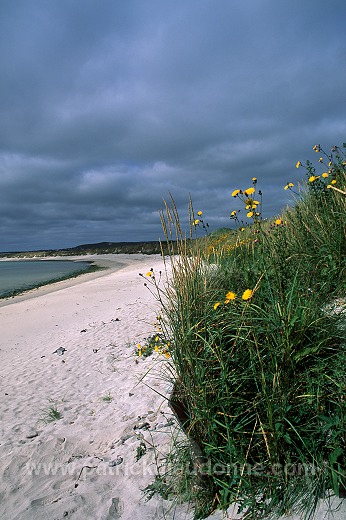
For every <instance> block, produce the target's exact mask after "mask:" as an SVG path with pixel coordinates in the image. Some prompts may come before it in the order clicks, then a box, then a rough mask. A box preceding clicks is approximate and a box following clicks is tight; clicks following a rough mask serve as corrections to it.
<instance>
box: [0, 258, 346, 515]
mask: <svg viewBox="0 0 346 520" xmlns="http://www.w3.org/2000/svg"><path fill="white" fill-rule="evenodd" d="M114 257H115V259H113V258H109V255H101V256H98V258H97V260H98V261H99V262H102V263H103V262H105V263H107V262H110V269H108V270H106V271H99V272H98V273H90V274H91V275H95V276H89V275H88V274H85V275H81V276H80V277H78V278H74V279H70V280H66V281H64V282H57V283H56V284H52V285H50V286H45V287H41V288H40V289H36V290H34V291H31V294H29V293H25V294H23V295H21V296H17V297H15V298H11V301H10V302H9V303H7V304H5V305H4V306H1V303H0V307H1V308H0V327H1V331H2V337H1V344H0V395H1V401H0V419H1V422H0V462H1V464H0V496H1V497H2V500H1V502H0V517H1V518H2V519H4V520H32V519H33V518H35V520H47V518H54V519H59V520H60V519H63V518H65V517H67V518H71V519H76V520H79V519H80V518H83V519H84V518H85V519H86V520H94V519H96V518H97V519H98V520H114V519H120V520H142V519H146V520H156V519H157V520H160V519H162V520H163V519H165V520H173V519H174V520H192V518H193V511H192V510H191V508H190V507H189V505H188V504H180V505H174V504H173V503H172V502H171V501H168V500H165V499H164V498H162V497H160V496H157V495H155V496H154V497H153V498H152V499H151V500H150V501H145V499H144V497H143V493H142V490H143V489H145V487H146V486H148V485H150V484H152V483H153V481H154V478H155V475H156V473H157V462H158V461H160V459H161V457H162V455H164V454H165V453H167V452H169V449H170V445H171V443H172V439H173V438H174V437H176V435H177V432H180V435H182V433H181V430H180V427H179V425H178V423H177V420H176V418H175V416H174V415H173V413H172V410H171V408H170V407H169V406H168V398H169V396H170V394H171V391H172V388H173V386H172V368H170V362H169V360H167V359H166V358H165V357H164V356H160V355H158V354H153V355H152V356H149V357H147V358H144V357H141V358H139V357H137V356H136V355H135V352H136V349H137V343H139V342H142V343H144V342H145V339H146V338H148V337H150V336H151V335H152V334H153V332H154V330H155V328H154V325H153V324H154V322H155V321H156V316H157V314H158V312H160V309H159V308H158V303H157V301H156V300H155V298H154V296H153V295H152V294H151V292H150V291H149V290H148V288H147V287H145V286H144V282H145V280H143V278H142V277H140V276H139V273H140V272H142V273H146V272H148V271H149V270H150V269H151V268H154V270H155V271H156V272H157V271H159V270H162V271H163V272H165V264H164V260H163V259H162V258H161V257H160V255H157V256H155V257H154V256H152V255H141V254H139V255H135V256H133V255H124V257H123V258H121V259H119V256H118V255H114ZM73 258H75V257H73ZM83 258H85V257H83ZM117 260H121V261H122V267H121V268H120V269H118V268H115V266H114V261H117ZM112 262H113V263H112ZM104 265H105V264H104ZM112 266H113V268H114V269H113V268H112ZM59 349H60V350H59ZM58 352H61V354H59V353H58ZM53 406H54V407H56V410H57V411H58V412H59V413H60V414H61V417H60V418H55V420H53V421H52V422H50V421H48V420H47V414H48V412H49V410H50V411H52V407H53ZM142 442H144V443H145V445H146V451H145V453H144V454H143V456H141V457H140V459H138V453H139V452H138V449H139V448H140V447H141V443H142ZM336 503H338V501H337V500H336V501H334V504H335V505H336ZM326 506H327V504H321V507H320V509H319V511H318V512H317V515H316V520H317V519H318V520H321V519H322V518H328V519H329V520H331V519H334V520H341V518H344V516H343V515H344V514H345V510H346V504H342V506H341V510H340V511H339V512H338V513H337V514H336V515H335V516H332V515H331V516H329V515H328V514H327V513H326V511H327V507H326ZM230 509H231V510H230V511H229V512H228V516H224V515H223V514H222V512H221V511H217V512H215V513H214V514H212V515H211V516H210V517H208V518H209V519H210V520H221V519H223V518H229V519H231V518H233V519H237V518H241V515H236V514H234V515H233V514H232V508H230ZM285 520H298V516H297V515H294V516H288V517H285Z"/></svg>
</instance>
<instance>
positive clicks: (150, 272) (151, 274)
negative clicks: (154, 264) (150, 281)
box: [145, 271, 153, 276]
mask: <svg viewBox="0 0 346 520" xmlns="http://www.w3.org/2000/svg"><path fill="white" fill-rule="evenodd" d="M145 276H153V273H152V271H148V272H147V274H146V275H145Z"/></svg>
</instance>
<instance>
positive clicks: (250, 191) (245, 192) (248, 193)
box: [244, 188, 255, 196]
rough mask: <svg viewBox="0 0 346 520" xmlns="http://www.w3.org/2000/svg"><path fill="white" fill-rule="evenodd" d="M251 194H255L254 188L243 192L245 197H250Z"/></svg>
mask: <svg viewBox="0 0 346 520" xmlns="http://www.w3.org/2000/svg"><path fill="white" fill-rule="evenodd" d="M252 193H255V188H248V189H247V190H245V191H244V195H246V196H248V195H251V194H252Z"/></svg>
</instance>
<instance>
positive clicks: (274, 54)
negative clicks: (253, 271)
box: [0, 0, 346, 252]
mask: <svg viewBox="0 0 346 520" xmlns="http://www.w3.org/2000/svg"><path fill="white" fill-rule="evenodd" d="M345 26H346V3H345V2H344V0H328V1H326V0H304V1H302V0H290V1H287V0H2V1H1V2H0V60H1V61H0V62H1V68H0V70H1V77H0V112H1V113H0V115H1V131H0V251H3V252H4V251H23V250H37V249H55V248H64V247H73V246H76V245H80V244H86V243H95V242H103V241H110V242H117V241H149V240H158V239H163V238H164V236H163V232H162V227H161V223H160V210H161V209H162V208H163V206H164V202H163V201H164V200H168V199H169V197H170V194H171V195H172V197H173V198H174V201H175V203H176V206H177V208H178V210H179V214H180V219H181V222H182V225H183V226H185V225H186V228H187V222H188V210H187V208H188V202H189V196H191V198H192V201H193V205H194V208H195V211H196V212H197V211H203V218H204V220H205V222H208V224H209V226H210V230H213V229H216V228H219V227H229V226H231V225H232V222H231V221H230V219H229V215H230V212H231V211H232V210H234V209H238V208H240V207H241V203H240V201H237V200H236V199H234V198H232V196H231V193H232V191H233V190H235V189H246V188H248V187H250V186H251V185H252V182H251V179H252V178H253V177H257V179H258V188H260V189H261V190H262V192H263V208H262V209H263V216H267V217H270V216H274V215H277V214H279V213H280V211H281V210H282V209H283V208H284V207H285V206H286V205H287V204H291V203H292V193H290V192H289V190H286V191H285V190H284V189H283V187H284V186H285V184H286V183H287V182H294V183H296V182H297V181H298V180H299V179H302V178H304V175H305V171H304V170H303V169H302V168H300V169H296V168H295V164H296V162H297V161H298V160H300V161H302V162H303V163H305V161H306V160H307V159H309V160H314V161H316V160H318V158H317V157H316V154H315V152H314V151H313V150H312V148H313V146H314V145H315V144H321V145H322V146H323V148H324V149H325V150H326V151H327V152H329V151H330V149H331V147H332V146H333V145H342V143H343V142H345V141H346V118H345V115H346V33H345Z"/></svg>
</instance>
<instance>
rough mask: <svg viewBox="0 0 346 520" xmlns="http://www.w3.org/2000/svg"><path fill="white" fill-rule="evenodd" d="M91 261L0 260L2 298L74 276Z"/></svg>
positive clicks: (0, 294) (0, 292)
mask: <svg viewBox="0 0 346 520" xmlns="http://www.w3.org/2000/svg"><path fill="white" fill-rule="evenodd" d="M88 267H90V262H73V261H71V260H5V261H1V262H0V298H4V297H6V296H11V295H13V294H16V293H19V292H22V291H25V290H28V289H31V288H33V287H38V286H39V285H45V284H47V283H49V282H52V281H57V280H61V279H64V278H69V277H70V276H74V275H76V274H78V273H80V272H82V271H84V270H86V269H88Z"/></svg>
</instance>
